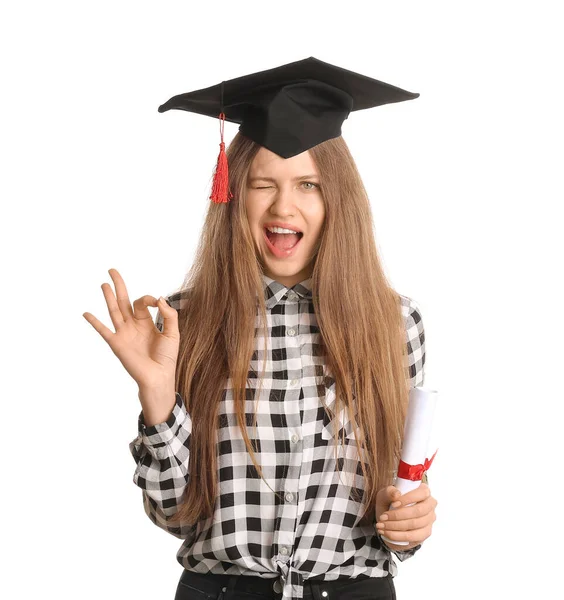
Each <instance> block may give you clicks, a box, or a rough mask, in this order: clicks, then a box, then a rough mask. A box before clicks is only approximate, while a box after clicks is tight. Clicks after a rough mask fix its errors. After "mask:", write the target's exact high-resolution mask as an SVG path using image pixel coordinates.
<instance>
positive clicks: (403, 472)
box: [397, 448, 439, 481]
mask: <svg viewBox="0 0 564 600" xmlns="http://www.w3.org/2000/svg"><path fill="white" fill-rule="evenodd" d="M438 451H439V449H438V448H437V449H436V450H435V454H433V456H432V457H431V460H429V459H427V458H426V459H425V463H424V464H422V465H410V464H408V463H406V462H403V460H400V462H399V467H398V473H397V475H398V477H401V478H402V479H411V481H421V480H422V479H423V473H424V472H425V471H428V470H429V467H430V466H431V463H432V462H433V459H434V458H435V456H436V455H437V452H438Z"/></svg>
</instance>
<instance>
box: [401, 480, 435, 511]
mask: <svg viewBox="0 0 564 600" xmlns="http://www.w3.org/2000/svg"><path fill="white" fill-rule="evenodd" d="M430 495H431V489H430V488H429V486H428V485H427V484H426V483H421V484H420V485H419V487H416V488H415V489H414V490H411V491H410V492H407V493H405V494H402V495H401V496H400V497H399V498H397V499H396V500H395V501H394V502H393V503H392V504H393V506H392V508H396V507H401V506H407V505H408V504H413V503H414V502H421V501H423V500H425V499H426V498H429V496H430Z"/></svg>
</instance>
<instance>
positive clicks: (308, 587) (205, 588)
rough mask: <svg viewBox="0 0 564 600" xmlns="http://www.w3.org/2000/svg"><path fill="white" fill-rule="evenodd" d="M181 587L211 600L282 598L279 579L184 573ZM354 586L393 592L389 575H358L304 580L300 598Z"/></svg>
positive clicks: (308, 599) (277, 577)
mask: <svg viewBox="0 0 564 600" xmlns="http://www.w3.org/2000/svg"><path fill="white" fill-rule="evenodd" d="M181 584H182V585H183V586H187V587H189V588H190V587H191V588H195V589H196V590H200V591H202V592H205V593H206V594H208V595H209V596H210V600H211V599H213V600H219V598H220V592H224V593H225V592H227V591H230V592H233V591H241V592H246V593H251V594H259V595H262V596H265V597H266V598H272V600H280V598H282V580H281V579H280V577H279V576H275V577H272V578H264V577H259V576H257V575H225V574H216V573H196V572H194V571H188V570H187V569H184V571H183V572H182V575H181V576H180V582H179V586H180V585H181ZM353 585H354V586H355V587H356V586H366V589H367V591H374V592H376V591H379V590H384V591H386V592H390V591H391V590H392V589H393V583H392V576H391V575H390V574H388V575H387V576H385V577H369V576H367V575H359V576H358V577H356V578H354V579H351V578H350V577H341V578H339V579H333V580H330V581H324V580H322V579H306V580H305V581H304V585H303V597H304V599H306V600H312V599H314V598H315V599H318V598H325V596H326V594H322V593H321V592H323V591H326V592H331V591H335V590H337V589H339V588H342V587H349V586H353ZM314 590H315V591H314ZM378 597H380V596H378ZM391 597H392V595H391V594H390V598H391ZM328 600H329V599H328Z"/></svg>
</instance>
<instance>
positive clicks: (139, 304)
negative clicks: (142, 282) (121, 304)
mask: <svg viewBox="0 0 564 600" xmlns="http://www.w3.org/2000/svg"><path fill="white" fill-rule="evenodd" d="M149 306H157V299H156V298H155V297H154V296H149V295H145V296H141V298H137V300H135V301H134V302H133V316H134V317H135V319H138V320H139V321H142V320H143V319H151V323H152V322H153V316H152V315H151V313H150V312H149V308H148V307H149Z"/></svg>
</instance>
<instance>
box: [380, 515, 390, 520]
mask: <svg viewBox="0 0 564 600" xmlns="http://www.w3.org/2000/svg"><path fill="white" fill-rule="evenodd" d="M387 520H388V515H386V514H384V515H381V516H380V521H387Z"/></svg>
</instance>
